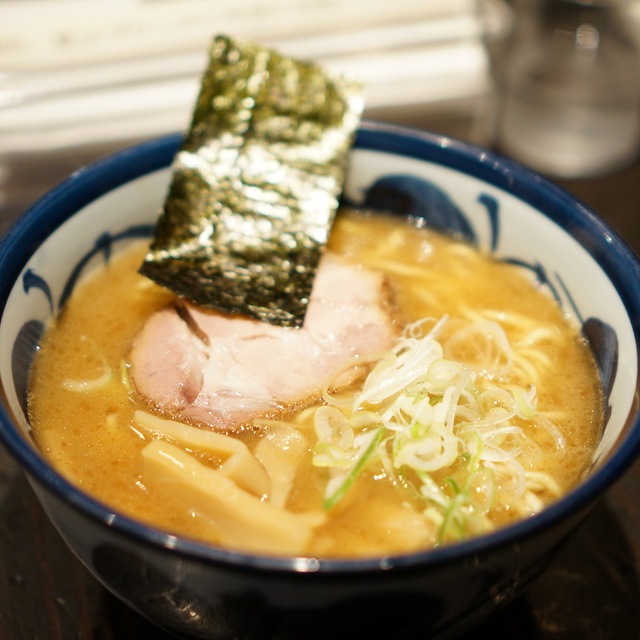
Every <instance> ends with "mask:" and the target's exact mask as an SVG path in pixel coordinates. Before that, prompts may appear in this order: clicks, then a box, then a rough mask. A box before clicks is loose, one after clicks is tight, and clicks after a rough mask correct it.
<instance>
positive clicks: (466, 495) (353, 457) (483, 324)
mask: <svg viewBox="0 0 640 640" xmlns="http://www.w3.org/2000/svg"><path fill="white" fill-rule="evenodd" d="M447 322H448V318H447V317H443V318H441V319H440V320H436V319H433V318H427V319H424V320H421V321H419V322H415V323H413V324H410V325H408V326H407V327H406V329H405V331H404V332H403V334H402V336H401V337H400V338H399V339H398V341H397V343H396V344H395V345H394V346H393V348H392V349H391V350H390V351H389V352H388V353H386V354H382V355H381V356H379V357H378V359H377V361H376V363H375V366H374V367H373V369H372V370H371V371H370V372H369V374H368V375H367V376H366V378H365V379H364V383H363V384H362V387H361V389H360V390H359V391H356V392H352V393H351V395H350V396H342V397H335V396H334V395H332V394H329V393H328V392H327V391H325V394H324V400H325V404H324V405H323V406H321V407H318V408H317V409H315V412H314V418H313V422H314V428H315V432H316V435H317V438H318V441H317V444H316V447H315V449H314V454H313V463H314V465H315V466H317V467H322V468H325V469H326V470H327V472H328V474H329V477H328V481H327V485H326V492H325V508H331V507H333V506H334V505H336V504H337V503H338V502H339V501H340V500H341V499H342V498H343V497H344V495H345V494H346V493H347V491H348V489H349V488H350V486H351V485H352V484H353V482H354V481H355V480H356V478H357V477H358V476H359V475H360V474H361V473H362V472H363V471H364V470H365V469H366V468H367V466H368V465H370V464H371V463H373V462H374V461H375V462H376V463H377V465H378V466H377V469H378V470H379V469H380V467H382V469H383V470H384V475H385V476H388V477H390V478H392V479H395V480H396V481H399V482H401V483H404V484H406V485H407V486H413V487H414V488H415V490H416V491H415V494H416V495H417V496H420V497H421V499H422V500H424V502H425V508H424V510H423V515H424V517H425V518H427V519H429V520H430V521H432V522H434V523H435V524H437V526H438V529H439V532H440V540H441V541H442V542H444V541H446V540H449V539H458V538H460V537H464V535H466V533H470V532H477V531H482V530H486V528H487V527H488V523H489V520H488V517H487V513H488V511H489V509H491V508H492V506H493V504H494V502H495V499H496V495H497V494H498V493H499V494H500V497H501V499H504V498H505V496H506V497H507V499H512V500H514V501H519V504H520V506H519V509H520V510H522V509H524V510H527V509H528V510H531V511H535V510H538V509H539V503H540V498H539V497H538V496H537V493H536V492H537V491H540V492H547V493H554V490H555V488H556V485H557V483H556V481H555V480H554V479H553V478H551V476H548V474H542V475H536V474H534V473H531V472H530V471H529V470H527V471H525V469H524V467H523V466H522V464H521V463H520V462H519V461H518V456H519V455H520V453H521V452H523V451H526V450H532V449H535V448H536V447H537V445H536V444H535V443H531V442H530V441H529V440H528V438H527V436H526V435H525V432H524V431H523V428H522V425H523V424H528V425H531V426H533V427H535V428H537V429H543V430H544V431H545V432H546V433H548V434H549V437H550V439H551V440H552V441H553V442H554V444H555V446H556V447H557V448H558V449H561V448H562V447H563V446H564V439H563V437H562V435H561V433H560V431H559V430H558V428H557V427H556V426H555V424H554V423H553V422H552V421H551V420H550V419H549V418H548V417H546V416H543V415H541V414H540V413H539V412H538V409H537V402H536V387H535V385H530V386H529V387H528V388H523V387H519V386H516V385H513V384H511V385H503V386H500V385H499V383H498V382H497V381H498V379H500V378H502V377H504V376H506V375H507V374H508V373H509V369H510V367H511V366H512V364H513V361H514V358H513V353H512V350H511V346H510V345H509V342H508V340H507V336H506V333H505V332H504V330H503V329H502V327H501V326H500V324H499V323H498V322H497V321H493V320H486V319H479V320H478V322H477V323H475V324H473V325H471V326H465V327H463V328H462V329H461V330H460V331H457V332H454V334H453V336H450V337H449V338H448V339H447V344H449V345H453V348H454V352H456V350H458V349H460V348H461V345H462V343H463V342H464V340H468V339H470V338H471V339H472V340H473V343H474V347H475V348H477V350H478V352H479V353H484V356H483V357H484V360H483V361H482V362H480V363H479V362H477V361H475V362H474V365H475V366H474V365H469V364H467V363H461V362H458V361H456V360H454V359H452V358H450V357H448V356H447V355H446V353H447V350H446V348H444V347H443V345H442V344H441V343H440V342H439V341H438V336H439V334H440V333H441V332H442V330H443V328H444V326H445V324H446V323H447ZM482 340H484V341H486V342H487V343H488V344H487V345H484V346H483V344H482ZM362 366H363V363H362V362H361V361H358V360H354V361H352V362H350V363H349V364H348V365H347V367H346V369H345V368H343V369H342V370H341V372H338V373H336V376H337V375H339V374H340V373H344V372H345V371H346V370H348V368H349V367H362ZM333 379H336V377H335V376H334V378H333ZM328 388H330V387H329V386H328V387H327V389H328ZM465 532H466V533H465Z"/></svg>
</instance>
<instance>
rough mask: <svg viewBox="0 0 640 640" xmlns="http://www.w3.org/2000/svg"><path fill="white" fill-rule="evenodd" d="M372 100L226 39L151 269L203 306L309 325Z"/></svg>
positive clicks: (177, 165) (206, 82) (182, 158)
mask: <svg viewBox="0 0 640 640" xmlns="http://www.w3.org/2000/svg"><path fill="white" fill-rule="evenodd" d="M362 94H363V91H362V87H361V85H360V84H359V83H358V82H355V81H353V80H349V79H347V78H343V77H340V76H331V75H329V74H328V73H326V71H325V70H323V69H322V68H321V67H320V66H318V65H317V64H314V63H311V62H305V61H296V60H293V59H291V58H288V57H286V56H283V55H280V54H279V53H277V52H275V51H272V50H269V49H266V48H264V47H261V46H259V45H256V44H253V43H248V42H243V41H238V40H233V39H230V38H228V37H224V36H218V37H216V38H214V39H213V41H212V45H211V51H210V63H209V67H208V69H207V71H206V72H205V74H204V77H203V80H202V86H201V89H200V94H199V97H198V100H197V103H196V106H195V109H194V112H193V118H192V123H191V127H190V129H189V131H188V132H187V134H186V136H185V139H184V141H183V144H182V146H181V149H180V151H179V152H178V154H177V156H176V159H175V161H174V165H173V178H172V182H171V185H170V188H169V193H168V195H167V198H166V201H165V205H164V209H163V211H162V213H161V215H160V218H159V220H158V222H157V225H156V228H155V232H154V237H153V240H152V243H151V246H150V249H149V252H148V254H147V256H146V257H145V260H144V262H143V264H142V266H141V268H140V272H141V273H142V274H143V275H145V276H147V277H149V278H151V279H152V280H154V281H155V282H157V283H159V284H161V285H163V286H165V287H167V288H169V289H170V290H172V291H174V292H175V293H176V294H178V295H179V296H181V297H184V298H186V299H188V300H190V301H192V302H194V303H195V304H198V305H200V306H202V307H205V308H210V309H217V310H219V311H222V312H224V313H227V314H241V315H244V316H249V317H252V318H255V319H258V320H261V321H264V322H269V323H271V324H277V325H281V326H288V327H300V326H302V324H303V322H304V315H305V312H306V308H307V304H308V301H309V297H310V294H311V288H312V285H313V280H314V276H315V273H316V269H317V266H318V262H319V260H320V257H321V254H322V252H323V251H324V248H325V245H326V242H327V240H328V236H329V232H330V229H331V226H332V223H333V220H334V217H335V213H336V210H337V207H338V199H339V196H340V193H341V191H342V186H343V182H344V178H345V173H346V165H347V158H348V153H349V150H350V148H351V145H352V142H353V137H354V135H355V130H356V128H357V126H358V123H359V120H360V115H361V112H362V107H363V95H362Z"/></svg>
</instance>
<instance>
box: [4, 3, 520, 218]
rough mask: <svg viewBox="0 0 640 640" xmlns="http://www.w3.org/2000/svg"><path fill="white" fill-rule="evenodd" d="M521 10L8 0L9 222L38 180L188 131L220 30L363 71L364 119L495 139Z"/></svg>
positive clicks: (6, 127) (497, 5)
mask: <svg viewBox="0 0 640 640" xmlns="http://www.w3.org/2000/svg"><path fill="white" fill-rule="evenodd" d="M511 20H512V15H511V9H510V7H508V5H507V4H506V3H505V2H504V1H503V0H482V1H477V0H394V1H393V2H389V1H388V0H366V1H363V0H232V1H230V0H0V207H1V209H0V215H1V219H2V223H1V224H3V225H6V221H7V220H10V219H11V218H12V217H14V216H15V215H16V214H17V213H19V212H20V211H21V210H23V209H24V208H25V207H26V206H27V205H28V204H30V203H31V202H32V201H33V199H34V196H35V195H37V191H38V188H37V186H36V184H35V182H36V181H38V182H40V183H41V184H42V187H44V188H48V187H49V186H50V185H51V184H52V183H54V182H56V181H57V180H58V179H60V178H62V177H64V176H65V175H67V174H68V173H70V172H71V171H73V170H74V169H76V168H77V167H78V166H80V165H81V164H83V163H85V162H86V161H90V160H91V159H93V158H95V157H98V156H100V155H103V154H104V153H106V152H109V151H112V150H113V149H116V148H120V147H123V146H127V145H129V144H132V143H134V142H136V141H138V140H140V139H146V138H150V137H153V136H157V135H162V134H164V133H168V132H173V131H179V130H184V129H185V128H186V127H187V126H188V123H189V118H190V114H191V109H192V107H193V104H194V101H195V98H196V95H197V92H198V88H199V82H200V76H201V74H202V72H203V70H204V68H205V65H206V62H207V50H208V45H209V41H210V39H211V37H212V36H214V35H217V34H227V35H231V36H234V37H241V38H246V39H251V40H254V41H257V42H260V43H262V44H265V45H268V46H273V47H275V48H277V49H278V50H279V51H281V52H282V53H285V54H288V55H291V56H294V57H296V58H304V59H313V60H316V61H318V62H320V63H322V64H323V65H325V66H326V67H327V68H329V69H333V70H336V71H340V72H346V73H349V74H351V75H353V76H354V77H357V78H359V79H361V80H362V81H364V83H365V84H366V86H367V95H366V104H367V110H366V113H365V117H367V118H374V119H379V120H386V121H391V122H396V123H401V124H412V125H414V126H419V127H423V128H428V129H437V130H438V131H439V132H442V133H446V134H449V135H453V136H456V137H460V138H464V139H467V140H473V141H475V142H479V143H482V144H488V143H489V142H490V132H489V126H490V121H491V114H492V109H493V105H492V99H493V94H492V85H493V77H492V72H491V63H490V59H489V46H491V45H493V44H495V43H497V42H499V41H502V40H504V38H505V37H506V36H507V34H508V33H509V31H510V30H511ZM0 230H2V229H0Z"/></svg>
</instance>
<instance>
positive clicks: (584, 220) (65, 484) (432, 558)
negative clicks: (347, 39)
mask: <svg viewBox="0 0 640 640" xmlns="http://www.w3.org/2000/svg"><path fill="white" fill-rule="evenodd" d="M181 141H182V134H181V133H174V134H170V135H167V136H163V137H159V138H155V139H153V140H149V141H146V142H142V143H139V144H136V145H134V146H131V147H128V148H126V149H123V150H122V151H119V152H116V153H114V154H111V155H109V156H107V157H105V158H103V159H101V160H98V161H96V162H94V163H92V164H89V165H87V166H85V167H83V168H81V169H79V170H78V171H76V172H74V173H73V174H72V175H71V176H69V177H68V178H66V179H65V180H63V181H62V182H61V183H59V184H58V185H57V186H55V187H54V188H53V189H51V190H50V191H49V192H48V193H46V194H45V195H44V196H42V197H41V198H40V199H39V200H37V201H36V202H35V203H34V204H33V205H32V206H31V207H30V208H29V209H27V211H26V212H25V213H23V214H22V215H21V216H20V217H19V218H18V219H17V220H16V221H15V222H14V223H13V224H12V225H11V227H10V228H9V229H8V231H7V232H6V233H5V235H4V236H3V237H2V238H1V239H0V273H2V274H3V277H2V278H0V316H1V315H2V314H3V313H4V308H5V306H6V302H7V298H8V295H9V293H10V291H11V289H12V288H13V285H14V282H15V281H16V279H17V277H18V275H19V273H20V271H21V270H22V268H23V266H24V264H26V262H27V260H28V259H29V258H30V256H31V255H32V254H33V252H34V251H35V250H36V249H37V248H38V246H40V244H41V243H42V242H43V241H44V240H45V238H46V237H47V236H48V235H49V234H50V233H51V232H52V231H53V230H55V229H56V228H57V227H58V226H60V225H61V224H62V223H63V222H64V221H65V220H67V219H68V218H69V217H70V216H71V215H73V213H74V212H75V211H77V210H78V209H80V208H82V207H84V206H86V205H87V204H89V203H90V202H92V201H93V200H95V199H96V198H98V197H99V196H101V195H104V194H105V193H106V192H108V191H109V190H111V189H113V188H115V187H117V186H121V185H123V184H125V183H127V182H130V181H132V180H134V179H136V178H138V177H142V176H143V175H145V174H148V173H151V172H153V171H156V170H158V169H162V168H166V167H168V166H169V165H170V164H171V162H172V160H173V157H174V155H175V153H176V152H177V150H178V148H179V145H180V143H181ZM354 146H355V148H356V149H364V150H371V151H381V152H383V153H390V154H398V155H402V156H407V157H411V158H415V159H418V160H426V161H430V162H435V163H437V164H439V165H442V166H445V167H448V168H451V169H455V170H458V171H461V172H463V173H468V174H470V175H472V176H474V177H476V178H478V179H480V180H482V181H485V182H487V183H489V184H491V185H493V186H495V187H498V188H500V189H504V190H507V191H509V192H510V193H511V194H513V195H514V196H515V197H517V198H519V199H521V200H522V201H524V202H526V203H528V204H530V205H531V206H533V207H535V208H538V209H540V207H542V206H543V205H544V207H545V208H546V209H547V211H542V213H543V214H544V215H546V216H547V217H549V218H550V219H552V220H553V221H554V222H555V223H557V224H559V226H561V227H562V228H564V229H565V230H567V231H569V232H572V234H573V235H574V236H575V235H576V234H575V231H576V230H582V233H580V236H579V238H578V240H579V242H580V244H581V245H582V246H583V247H585V249H586V250H587V251H589V252H590V253H591V255H592V256H593V257H594V258H595V259H596V260H597V261H598V262H599V263H600V265H601V266H602V268H603V270H604V271H605V272H606V273H607V275H608V276H609V278H610V279H611V281H612V283H613V285H614V286H615V288H616V289H617V291H618V293H619V295H620V297H621V299H622V301H623V303H624V305H625V307H626V309H627V312H628V314H629V319H630V322H631V325H632V329H633V333H634V336H635V339H636V344H640V261H639V260H638V258H637V257H636V255H635V253H634V252H633V251H632V250H631V249H630V247H629V246H628V245H627V244H626V242H625V241H624V240H623V239H622V238H621V237H620V236H619V235H618V234H617V232H615V231H614V230H613V229H612V228H611V227H610V226H609V225H608V224H607V223H606V222H605V221H604V220H602V219H601V218H600V217H599V216H597V215H596V214H595V213H594V212H592V211H591V210H590V209H589V208H588V207H586V206H585V205H584V204H583V203H581V202H580V201H579V200H577V199H576V198H575V197H573V196H572V195H570V194H569V193H568V192H567V191H565V190H564V189H563V188H561V187H560V186H558V185H556V184H555V183H553V182H551V181H550V180H548V179H547V178H544V177H543V176H541V175H539V174H537V173H536V172H534V171H532V170H530V169H528V168H526V167H524V166H523V165H521V164H519V163H518V162H515V161H512V160H509V159H507V158H505V157H502V156H500V155H499V154H497V153H495V152H493V151H489V150H487V149H484V148H482V147H478V146H476V145H474V144H471V143H468V142H463V141H460V140H455V139H452V138H450V137H448V136H444V135H439V134H434V133H431V132H427V131H421V130H416V129H412V128H409V127H404V126H399V125H391V124H386V123H380V122H373V121H363V122H362V124H361V126H360V128H359V130H358V132H357V134H356V140H355V145H354ZM585 230H586V231H588V232H589V233H585ZM586 240H588V241H589V244H588V246H585V241H586ZM634 410H635V412H636V413H635V416H634V419H633V421H632V423H631V424H629V426H628V428H627V430H626V432H625V433H624V435H623V436H622V437H623V444H622V446H619V447H618V448H617V449H616V450H615V451H614V452H613V453H611V454H610V455H609V456H608V458H607V459H606V460H605V461H604V463H603V464H602V465H601V466H600V467H599V468H597V469H596V470H595V471H593V472H592V473H591V474H590V475H589V476H588V477H587V478H586V479H585V480H583V481H582V482H581V483H580V484H579V485H578V486H577V487H575V488H574V489H572V490H571V491H570V492H569V493H568V494H567V495H565V496H564V497H562V498H561V499H560V500H558V501H557V502H556V503H554V504H551V505H550V506H548V507H546V508H545V509H544V510H543V511H542V512H540V513H538V514H536V515H535V516H532V517H529V518H526V519H524V520H522V521H519V522H516V523H513V524H510V525H508V526H506V527H503V528H500V529H498V530H497V531H495V532H492V533H490V534H487V535H485V536H481V537H476V538H472V539H469V540H466V541H463V542H459V543H456V544H452V545H449V546H444V547H440V548H436V549H426V550H421V551H417V552H411V553H406V554H392V555H388V556H384V557H373V558H355V559H339V558H338V559H337V558H317V559H316V558H313V557H310V558H306V557H304V558H299V557H282V556H268V555H259V554H254V553H247V552H242V551H234V550H228V549H223V548H221V547H215V546H213V545H209V544H206V543H203V542H197V541H193V540H189V539H186V538H182V537H180V536H178V535H173V534H169V533H167V532H165V531H163V530H161V529H158V528H155V527H153V526H150V525H146V524H143V523H141V522H138V521H136V520H135V519H133V518H131V517H129V516H126V515H122V514H120V513H118V512H117V510H114V509H111V508H109V507H108V506H106V505H104V504H103V503H101V502H99V501H98V500H96V499H95V498H93V497H91V496H90V495H88V494H86V493H85V492H84V491H82V490H81V489H79V488H77V487H75V486H74V485H73V484H72V483H70V482H69V481H67V480H66V479H64V478H63V477H62V476H61V475H59V474H58V473H57V472H56V471H55V470H54V469H53V468H52V467H51V465H49V463H47V462H46V461H45V460H44V458H43V457H42V456H41V455H40V454H39V453H37V451H35V450H34V449H33V448H32V447H31V446H30V445H29V444H28V442H27V441H26V439H25V438H24V436H23V435H22V434H21V433H20V430H19V429H18V428H17V427H16V426H15V425H14V424H13V420H12V418H11V416H10V413H9V412H8V410H7V409H6V408H5V407H4V406H0V442H1V443H2V444H3V445H4V446H5V448H6V449H7V450H8V451H9V452H10V453H11V454H12V455H13V457H14V458H15V459H16V460H17V461H18V462H19V463H20V465H21V467H22V469H23V471H24V472H25V473H26V474H27V476H28V477H29V478H30V479H32V480H35V481H36V482H37V483H38V484H39V485H41V486H43V487H45V488H46V489H47V490H48V491H50V492H53V493H54V494H55V495H56V497H57V498H59V499H61V500H62V501H64V502H66V503H68V504H70V505H71V506H72V507H74V508H76V509H78V510H80V511H82V512H83V513H84V514H85V515H87V516H88V517H89V518H91V519H92V520H93V521H95V522H99V523H103V524H104V525H106V526H108V527H109V528H111V529H113V530H117V531H118V532H120V533H122V534H125V535H126V536H131V537H132V538H134V539H136V540H137V541H138V542H141V543H144V544H147V545H151V546H153V547H157V548H165V549H170V550H171V552H172V553H177V554H180V555H182V556H185V557H191V558H194V559H198V560H199V561H204V562H209V563H215V564H221V565H226V566H228V567H233V568H234V569H240V570H260V571H270V572H284V573H291V572H295V573H317V574H329V573H341V574H342V573H344V574H347V573H354V574H358V575H361V574H363V573H367V572H379V571H381V570H383V571H386V570H388V569H390V568H396V569H407V570H411V569H415V568H417V567H420V568H425V567H435V566H437V565H439V564H442V563H447V562H451V561H454V560H456V559H459V558H461V557H472V556H474V555H476V554H479V553H483V552H486V551H489V550H492V549H497V548H498V547H501V546H504V545H508V544H513V543H515V542H516V541H521V540H523V539H525V538H528V537H530V536H533V535H535V534H537V533H539V532H540V531H542V530H544V529H546V528H549V527H551V526H552V525H554V524H556V523H558V522H559V521H561V520H562V519H564V517H565V515H566V514H571V513H575V512H578V511H581V510H586V509H587V508H589V507H590V505H591V504H592V503H593V502H594V501H595V500H596V498H597V497H598V496H599V495H600V494H601V493H602V492H604V491H605V490H606V489H607V488H608V487H609V486H610V485H611V484H613V483H614V482H615V481H616V480H617V479H618V478H619V477H620V476H621V475H622V474H623V473H624V472H625V471H626V469H627V468H628V467H629V466H630V465H631V463H632V462H633V461H634V460H635V458H636V457H637V456H638V454H639V453H640V415H638V412H637V408H636V409H634Z"/></svg>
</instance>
